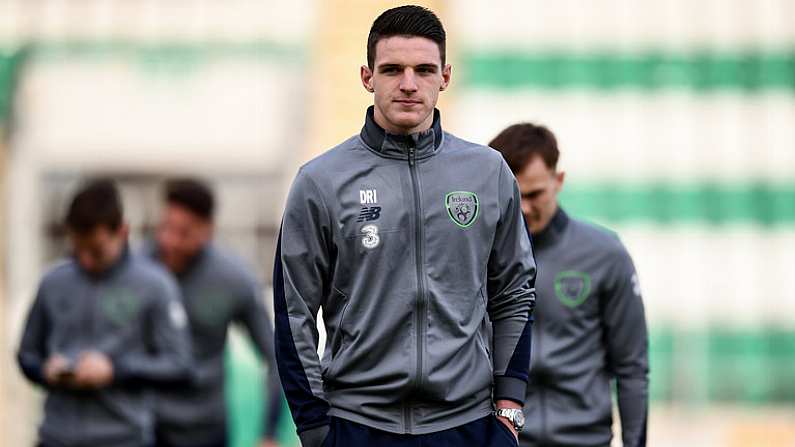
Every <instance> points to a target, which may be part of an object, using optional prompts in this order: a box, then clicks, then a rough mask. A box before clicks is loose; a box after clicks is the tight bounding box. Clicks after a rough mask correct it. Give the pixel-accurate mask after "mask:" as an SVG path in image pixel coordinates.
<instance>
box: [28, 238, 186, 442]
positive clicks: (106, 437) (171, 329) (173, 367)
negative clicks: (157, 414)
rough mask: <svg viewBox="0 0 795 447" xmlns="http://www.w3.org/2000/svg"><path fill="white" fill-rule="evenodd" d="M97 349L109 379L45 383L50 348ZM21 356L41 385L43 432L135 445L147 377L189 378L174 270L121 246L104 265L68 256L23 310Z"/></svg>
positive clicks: (145, 411)
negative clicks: (88, 267) (77, 384)
mask: <svg viewBox="0 0 795 447" xmlns="http://www.w3.org/2000/svg"><path fill="white" fill-rule="evenodd" d="M87 350H95V351H100V352H102V353H104V354H106V355H107V356H109V357H110V359H111V362H112V363H113V372H114V378H113V383H112V384H111V385H110V386H108V387H107V388H103V389H100V390H97V391H76V390H72V389H66V388H60V387H50V386H49V385H48V384H47V383H46V382H45V380H44V364H45V362H46V361H47V359H48V358H49V357H50V356H51V355H54V354H60V355H63V356H65V357H67V358H68V359H69V360H70V361H72V362H76V361H77V358H78V356H79V355H80V353H81V352H83V351H87ZM18 361H19V365H20V368H21V369H22V371H23V373H24V374H25V376H26V377H27V378H28V379H29V380H31V381H32V382H35V383H37V384H40V385H42V386H44V387H45V388H46V390H47V399H46V401H45V403H44V420H43V422H42V424H41V427H40V429H39V436H40V440H41V442H43V443H44V444H46V445H57V446H67V447H69V446H89V445H90V446H95V445H96V446H99V445H112V446H114V447H127V446H135V447H141V446H144V445H148V444H150V443H151V442H152V441H153V439H152V429H153V427H152V422H153V419H154V417H153V403H154V402H153V397H154V396H153V395H152V393H151V392H150V390H151V388H150V387H151V386H153V385H168V386H173V385H174V384H177V383H180V382H181V381H186V380H187V377H188V374H189V370H190V345H189V339H188V332H187V322H186V317H185V312H184V310H183V308H182V303H181V301H180V299H179V292H178V290H177V286H176V284H175V283H174V281H173V279H172V278H171V276H170V275H168V274H167V273H166V272H165V271H163V270H162V269H161V268H160V267H159V266H157V265H155V264H154V263H152V262H151V261H149V260H148V259H145V258H142V257H134V256H131V255H129V254H127V252H126V251H125V254H124V255H123V256H122V258H121V259H120V260H119V261H118V262H117V263H116V265H115V266H113V267H112V268H111V269H109V270H108V271H106V272H104V273H103V274H101V275H91V274H88V273H87V272H85V271H83V270H82V269H81V268H80V267H79V265H78V263H77V262H76V261H75V260H73V259H69V260H67V261H66V262H64V263H62V264H60V265H58V266H56V267H55V268H53V269H52V270H51V271H50V272H48V273H47V274H46V275H44V278H43V279H42V280H41V283H40V285H39V291H38V294H37V296H36V299H35V302H34V303H33V307H32V308H31V310H30V313H29V314H28V318H27V322H26V324H25V329H24V333H23V335H22V341H21V344H20V347H19V353H18Z"/></svg>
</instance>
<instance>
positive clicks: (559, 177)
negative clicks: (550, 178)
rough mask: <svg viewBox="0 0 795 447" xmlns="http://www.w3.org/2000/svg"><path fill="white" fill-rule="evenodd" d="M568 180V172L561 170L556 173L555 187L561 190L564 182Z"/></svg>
mask: <svg viewBox="0 0 795 447" xmlns="http://www.w3.org/2000/svg"><path fill="white" fill-rule="evenodd" d="M565 180H566V172H565V171H560V172H556V173H555V188H556V189H557V190H558V192H560V190H561V189H563V182H564V181H565Z"/></svg>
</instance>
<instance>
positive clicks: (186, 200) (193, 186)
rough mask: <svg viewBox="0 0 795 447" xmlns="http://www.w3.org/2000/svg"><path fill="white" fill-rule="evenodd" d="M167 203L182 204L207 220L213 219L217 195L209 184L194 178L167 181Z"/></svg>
mask: <svg viewBox="0 0 795 447" xmlns="http://www.w3.org/2000/svg"><path fill="white" fill-rule="evenodd" d="M165 200H166V203H169V204H172V205H178V206H181V207H183V208H185V209H187V210H188V211H190V212H191V213H193V214H195V215H197V216H199V217H201V218H202V219H205V220H213V213H214V212H215V197H214V196H213V192H212V190H211V189H210V187H209V186H207V185H206V184H205V183H204V182H202V181H200V180H197V179H194V178H180V179H173V180H169V181H168V182H166V187H165Z"/></svg>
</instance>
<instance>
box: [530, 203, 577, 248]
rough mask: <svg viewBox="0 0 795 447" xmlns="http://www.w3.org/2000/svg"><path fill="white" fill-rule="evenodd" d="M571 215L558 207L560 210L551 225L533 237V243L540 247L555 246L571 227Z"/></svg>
mask: <svg viewBox="0 0 795 447" xmlns="http://www.w3.org/2000/svg"><path fill="white" fill-rule="evenodd" d="M569 220H571V219H570V218H569V215H568V214H566V212H565V211H563V208H561V207H560V205H558V210H557V211H555V215H554V216H552V220H550V221H549V224H548V225H547V226H546V228H544V229H543V230H541V231H540V232H539V233H538V234H535V235H533V242H534V243H535V245H536V246H538V247H544V246H547V245H550V244H554V243H555V242H556V241H557V240H558V239H560V237H561V236H562V235H563V232H564V231H565V230H566V227H567V226H568V225H569Z"/></svg>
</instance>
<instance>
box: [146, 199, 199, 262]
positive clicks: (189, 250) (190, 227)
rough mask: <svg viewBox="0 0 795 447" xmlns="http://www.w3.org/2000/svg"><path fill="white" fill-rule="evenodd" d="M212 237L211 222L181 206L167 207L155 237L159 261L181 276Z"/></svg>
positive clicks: (172, 205) (169, 205)
mask: <svg viewBox="0 0 795 447" xmlns="http://www.w3.org/2000/svg"><path fill="white" fill-rule="evenodd" d="M211 237H212V223H211V222H210V221H208V220H206V219H204V218H202V217H200V216H197V215H196V214H193V213H192V212H191V211H189V210H188V209H186V208H184V207H181V206H179V205H175V204H167V205H166V206H165V208H164V209H163V214H162V216H161V218H160V224H159V225H158V228H157V235H156V238H157V248H158V254H159V256H160V260H161V261H162V262H163V264H165V265H166V267H168V269H169V270H171V271H172V272H174V273H180V272H182V271H184V270H185V268H186V267H187V265H188V263H189V262H190V261H191V259H193V257H194V256H196V255H197V254H198V253H199V251H201V249H202V248H204V246H205V245H206V244H207V243H208V242H209V241H210V238H211Z"/></svg>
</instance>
